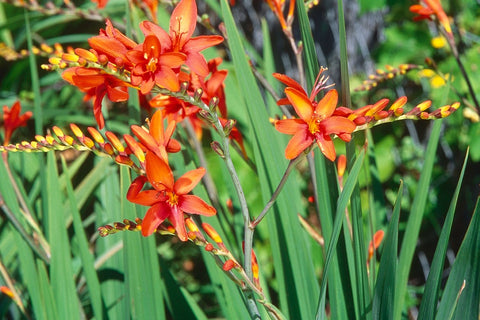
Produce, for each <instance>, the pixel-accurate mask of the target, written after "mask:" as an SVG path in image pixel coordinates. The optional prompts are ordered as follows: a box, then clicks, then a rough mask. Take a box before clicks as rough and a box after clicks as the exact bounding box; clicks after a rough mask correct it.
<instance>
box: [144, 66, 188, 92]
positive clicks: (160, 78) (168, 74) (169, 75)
mask: <svg viewBox="0 0 480 320" xmlns="http://www.w3.org/2000/svg"><path fill="white" fill-rule="evenodd" d="M155 83H156V84H157V85H159V86H160V87H163V88H166V89H168V90H171V91H178V90H180V84H179V83H178V78H177V75H176V74H175V72H173V70H172V69H170V68H168V67H164V66H162V68H161V69H160V71H158V72H157V73H155ZM142 89H143V88H142ZM150 90H151V89H150ZM150 90H149V91H148V92H150ZM142 93H143V90H142Z"/></svg>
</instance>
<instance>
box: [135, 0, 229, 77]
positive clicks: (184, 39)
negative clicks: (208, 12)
mask: <svg viewBox="0 0 480 320" xmlns="http://www.w3.org/2000/svg"><path fill="white" fill-rule="evenodd" d="M196 25H197V4H196V3H195V0H182V1H180V2H179V3H178V5H177V6H176V7H175V9H174V10H173V12H172V16H171V18H170V30H169V33H167V32H166V31H165V30H163V29H162V28H160V27H159V26H157V25H156V24H154V23H152V22H149V21H144V22H142V23H141V24H140V28H141V29H142V31H143V33H144V34H145V35H151V34H154V35H155V36H157V37H158V39H159V40H160V42H161V43H162V45H163V46H165V50H166V51H169V52H181V53H183V54H185V55H186V61H185V64H186V65H187V66H188V67H189V68H190V70H192V71H193V72H195V73H197V74H199V75H201V76H206V75H207V74H208V66H207V62H206V61H205V58H204V57H203V55H202V54H201V53H200V51H202V50H204V49H206V48H209V47H212V46H215V45H217V44H219V43H221V42H222V41H223V37H222V36H215V35H212V36H198V37H193V38H192V35H193V32H194V31H195V27H196Z"/></svg>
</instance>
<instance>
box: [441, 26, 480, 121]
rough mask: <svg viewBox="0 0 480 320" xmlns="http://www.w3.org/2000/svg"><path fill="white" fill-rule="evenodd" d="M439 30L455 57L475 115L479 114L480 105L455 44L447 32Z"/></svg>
mask: <svg viewBox="0 0 480 320" xmlns="http://www.w3.org/2000/svg"><path fill="white" fill-rule="evenodd" d="M440 30H442V33H443V34H444V36H445V38H446V39H447V42H448V45H449V47H450V49H451V50H452V53H453V56H454V57H455V61H456V62H457V65H458V68H459V69H460V72H461V73H462V76H463V78H464V79H465V82H466V83H467V87H468V92H469V93H470V96H471V97H472V100H473V104H474V105H475V108H476V111H477V113H480V104H479V103H478V100H477V96H476V95H475V90H474V89H473V86H472V82H471V81H470V78H469V76H468V74H467V71H466V69H465V66H464V65H463V62H462V60H461V59H460V54H459V53H458V49H457V46H456V44H455V39H454V38H453V35H449V34H447V32H446V31H445V30H444V29H443V28H440Z"/></svg>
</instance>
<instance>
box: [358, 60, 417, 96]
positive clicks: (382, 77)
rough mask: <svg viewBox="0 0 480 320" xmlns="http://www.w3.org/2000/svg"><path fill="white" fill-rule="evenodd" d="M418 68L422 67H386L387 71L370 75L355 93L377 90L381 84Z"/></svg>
mask: <svg viewBox="0 0 480 320" xmlns="http://www.w3.org/2000/svg"><path fill="white" fill-rule="evenodd" d="M418 68H420V66H418V65H416V64H401V65H399V66H398V67H396V68H395V67H392V66H390V65H386V66H385V70H382V69H377V70H376V72H375V74H371V75H369V76H368V79H367V80H364V81H363V83H362V85H361V86H359V87H357V88H355V91H368V90H370V89H372V88H375V87H376V86H377V85H378V84H379V83H381V82H384V81H386V80H389V79H393V78H395V77H396V76H398V75H403V74H405V73H407V72H408V71H410V70H414V69H418Z"/></svg>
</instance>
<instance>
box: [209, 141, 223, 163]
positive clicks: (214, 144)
mask: <svg viewBox="0 0 480 320" xmlns="http://www.w3.org/2000/svg"><path fill="white" fill-rule="evenodd" d="M210 146H211V147H212V149H213V151H215V153H216V154H218V155H219V156H220V157H221V158H222V159H223V158H225V152H224V151H223V148H222V146H221V145H220V143H218V141H212V143H210Z"/></svg>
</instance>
